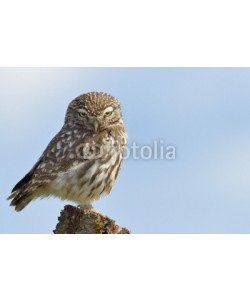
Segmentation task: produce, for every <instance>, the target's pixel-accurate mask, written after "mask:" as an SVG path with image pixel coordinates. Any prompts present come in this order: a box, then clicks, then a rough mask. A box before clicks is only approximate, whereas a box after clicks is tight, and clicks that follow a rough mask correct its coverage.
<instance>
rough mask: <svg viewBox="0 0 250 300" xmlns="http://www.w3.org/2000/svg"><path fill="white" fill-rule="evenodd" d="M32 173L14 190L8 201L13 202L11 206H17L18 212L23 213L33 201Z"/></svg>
mask: <svg viewBox="0 0 250 300" xmlns="http://www.w3.org/2000/svg"><path fill="white" fill-rule="evenodd" d="M31 178H32V171H30V172H29V173H28V174H26V175H25V176H24V177H23V178H22V179H21V180H20V181H19V182H18V183H17V184H16V185H15V186H14V188H13V190H12V191H11V195H10V196H9V198H8V200H11V203H10V205H11V206H15V210H16V211H21V210H22V209H24V207H25V206H26V205H28V204H29V203H30V201H31V200H32V199H33V195H32V194H33V192H34V189H33V190H31V187H30V181H31Z"/></svg>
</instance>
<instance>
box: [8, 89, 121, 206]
mask: <svg viewBox="0 0 250 300" xmlns="http://www.w3.org/2000/svg"><path fill="white" fill-rule="evenodd" d="M125 146H126V132H125V128H124V124H123V120H122V114H121V109H120V104H119V101H118V100H117V99H116V98H114V97H113V96H111V95H109V94H106V93H98V92H92V93H88V94H84V95H81V96H79V97H77V98H76V99H75V100H73V101H72V102H71V103H70V104H69V107H68V109H67V113H66V117H65V123H64V125H63V127H62V129H61V130H60V132H59V133H58V134H57V135H56V136H55V137H54V138H53V140H52V141H51V142H50V143H49V145H48V147H47V148H46V150H45V151H44V152H43V154H42V156H41V157H40V158H39V160H38V162H37V163H36V164H35V165H34V167H33V168H32V169H31V171H30V172H29V173H28V174H27V175H26V176H25V177H24V178H23V179H22V180H21V181H19V182H18V183H17V184H16V186H15V187H14V188H13V190H12V194H11V195H10V197H9V198H8V199H11V205H12V206H15V209H16V210H17V211H20V210H22V209H23V208H24V207H25V206H26V205H27V204H29V202H30V201H31V200H34V199H36V198H38V197H42V198H44V197H49V196H56V197H59V198H61V199H65V200H66V199H67V200H72V201H74V202H76V203H78V204H79V205H80V206H82V207H89V206H91V202H92V201H93V200H97V199H99V198H100V197H101V196H103V195H107V194H109V192H110V191H111V189H112V187H113V185H114V183H115V181H116V178H117V175H118V172H119V169H120V166H121V162H122V157H123V153H124V150H125Z"/></svg>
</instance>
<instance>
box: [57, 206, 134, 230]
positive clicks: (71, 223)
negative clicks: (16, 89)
mask: <svg viewBox="0 0 250 300" xmlns="http://www.w3.org/2000/svg"><path fill="white" fill-rule="evenodd" d="M58 220H59V222H58V224H57V225H56V229H55V230H54V231H53V232H54V233H55V234H129V233H130V231H129V230H128V229H127V228H124V227H120V226H118V225H117V224H116V223H115V221H114V220H112V219H110V218H109V217H107V216H104V215H103V214H101V213H99V212H97V211H96V210H94V209H93V208H90V209H82V208H80V207H75V206H72V205H66V206H65V207H64V209H63V210H62V211H61V214H60V217H59V218H58Z"/></svg>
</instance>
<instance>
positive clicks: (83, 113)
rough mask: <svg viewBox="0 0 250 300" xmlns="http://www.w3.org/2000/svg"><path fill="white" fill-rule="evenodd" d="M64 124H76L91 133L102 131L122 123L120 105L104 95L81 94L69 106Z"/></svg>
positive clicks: (107, 95) (94, 93)
mask: <svg viewBox="0 0 250 300" xmlns="http://www.w3.org/2000/svg"><path fill="white" fill-rule="evenodd" d="M65 123H66V124H77V125H80V126H83V127H84V128H85V129H87V130H90V131H93V132H99V131H102V130H104V129H107V128H109V127H110V126H113V125H116V124H118V123H122V114H121V108H120V103H119V101H118V100H117V99H116V98H115V97H113V96H111V95H109V94H106V93H99V92H91V93H87V94H83V95H81V96H79V97H77V98H76V99H75V100H73V101H72V102H71V103H70V104H69V107H68V110H67V113H66V118H65Z"/></svg>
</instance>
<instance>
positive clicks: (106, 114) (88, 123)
mask: <svg viewBox="0 0 250 300" xmlns="http://www.w3.org/2000/svg"><path fill="white" fill-rule="evenodd" d="M77 112H78V118H79V120H80V121H81V123H83V124H84V126H85V127H86V128H88V129H90V130H93V131H94V132H98V131H99V130H103V129H105V128H107V127H108V126H109V124H110V123H111V121H112V119H113V117H114V113H115V109H114V107H112V106H109V107H106V108H105V109H104V110H103V111H101V112H99V114H98V115H96V114H95V115H93V114H92V113H90V112H89V111H88V110H87V109H85V108H79V109H78V110H77Z"/></svg>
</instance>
